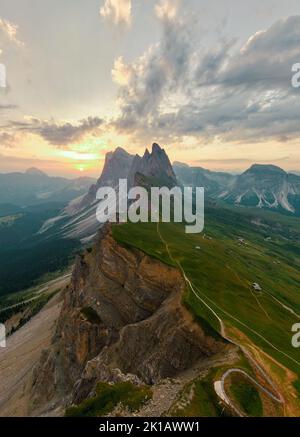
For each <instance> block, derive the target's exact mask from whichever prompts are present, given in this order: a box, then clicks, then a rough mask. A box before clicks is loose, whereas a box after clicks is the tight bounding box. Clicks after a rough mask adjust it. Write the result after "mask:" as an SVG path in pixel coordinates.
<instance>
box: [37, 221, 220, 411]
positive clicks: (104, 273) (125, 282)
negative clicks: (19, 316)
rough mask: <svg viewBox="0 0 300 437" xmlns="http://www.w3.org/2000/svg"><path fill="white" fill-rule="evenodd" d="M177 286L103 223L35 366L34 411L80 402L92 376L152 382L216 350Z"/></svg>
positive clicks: (177, 280) (173, 274) (172, 276)
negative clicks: (185, 304)
mask: <svg viewBox="0 0 300 437" xmlns="http://www.w3.org/2000/svg"><path fill="white" fill-rule="evenodd" d="M184 289H185V283H184V281H183V279H182V277H181V274H180V273H179V272H178V271H177V270H176V269H175V268H173V267H170V266H167V265H165V264H162V263H161V262H159V261H158V260H155V259H153V258H150V257H149V256H147V255H146V254H144V253H143V252H141V251H138V250H135V249H132V248H127V247H123V246H121V245H119V244H118V243H117V242H116V241H115V240H114V238H113V236H112V232H111V228H110V227H109V226H106V227H105V228H103V229H102V230H101V232H100V234H99V235H98V238H97V241H96V243H95V245H94V247H93V249H92V250H91V251H86V252H85V253H84V254H83V255H81V256H80V257H78V259H77V261H76V265H75V268H74V271H73V275H72V281H71V284H70V286H69V287H68V288H67V289H66V291H65V298H64V305H63V309H62V312H61V315H60V318H59V321H58V326H57V330H56V334H55V336H54V338H53V341H52V346H51V348H50V349H49V350H48V351H45V352H44V353H43V356H42V359H41V361H40V363H39V365H38V366H37V367H36V369H35V371H34V375H33V386H32V396H31V398H32V411H33V412H34V414H41V412H43V411H45V410H47V409H48V410H49V408H50V407H51V408H54V406H56V405H66V404H68V403H70V402H71V403H72V402H80V401H82V400H83V399H85V398H86V397H87V396H89V395H90V394H92V393H93V389H94V387H95V384H96V382H97V381H112V382H115V381H119V380H124V379H125V380H128V379H129V380H131V381H133V382H134V383H137V384H138V383H148V384H156V383H157V382H159V381H160V380H161V379H163V378H167V377H172V376H174V375H177V374H178V373H180V372H182V371H184V370H186V369H188V368H190V367H191V366H192V365H193V364H194V363H196V362H197V361H199V360H201V359H202V358H206V357H209V356H211V355H213V354H215V353H216V352H218V351H220V350H222V348H223V347H224V342H223V340H222V339H221V338H220V339H218V338H216V337H214V338H213V337H211V336H209V335H208V334H207V333H206V332H205V331H204V330H203V329H202V328H201V326H200V325H199V324H197V323H195V322H194V320H193V317H192V315H191V314H190V313H189V312H188V310H187V309H186V308H185V307H184V306H183V305H182V304H181V297H182V293H183V291H184ZM45 387H47V388H46V389H45Z"/></svg>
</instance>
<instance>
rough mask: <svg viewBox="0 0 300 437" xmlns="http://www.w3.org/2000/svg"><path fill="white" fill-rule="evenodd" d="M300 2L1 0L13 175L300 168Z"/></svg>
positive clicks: (2, 110) (3, 94)
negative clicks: (116, 166)
mask: <svg viewBox="0 0 300 437" xmlns="http://www.w3.org/2000/svg"><path fill="white" fill-rule="evenodd" d="M295 63H300V2H299V0H285V1H284V2H283V1H282V0H264V1H263V2H262V1H261V0H252V1H251V3H250V2H246V1H240V0H227V1H224V0H209V1H207V0H181V1H180V0H88V1H86V0H0V64H3V65H5V67H6V76H7V77H6V79H7V83H6V88H0V172H8V171H16V170H17V171H23V170H24V169H26V168H27V167H29V166H32V165H34V166H37V167H39V168H41V169H43V170H45V171H47V172H48V173H50V174H57V175H58V174H59V175H66V176H76V175H84V174H86V175H93V176H98V174H99V172H100V170H101V167H102V165H103V158H104V156H105V153H106V152H107V151H109V150H112V149H113V148H115V147H117V146H123V147H125V148H126V149H127V150H128V151H131V152H133V153H141V152H142V150H143V149H144V148H145V147H146V146H148V145H149V144H151V143H152V142H154V141H155V142H159V143H161V145H163V146H164V147H165V148H166V149H167V151H168V153H169V155H170V158H171V160H173V161H175V160H176V161H184V162H188V163H190V164H191V165H200V166H203V167H207V168H210V169H221V170H229V171H242V170H244V169H246V168H247V167H249V166H250V165H251V164H252V163H254V162H257V163H273V164H276V165H279V166H281V167H283V168H284V169H286V170H297V171H300V123H299V114H300V88H293V87H292V85H291V78H292V75H293V73H292V71H291V69H292V65H293V64H295Z"/></svg>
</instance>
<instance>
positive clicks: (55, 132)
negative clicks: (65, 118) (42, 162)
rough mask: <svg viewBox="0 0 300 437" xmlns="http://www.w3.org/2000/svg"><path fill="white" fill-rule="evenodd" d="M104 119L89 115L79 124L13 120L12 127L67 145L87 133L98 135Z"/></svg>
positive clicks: (56, 143)
mask: <svg viewBox="0 0 300 437" xmlns="http://www.w3.org/2000/svg"><path fill="white" fill-rule="evenodd" d="M102 123H103V121H102V119H100V118H98V117H88V118H87V119H84V120H81V121H80V122H79V123H77V124H72V123H56V122H49V121H44V120H39V119H34V118H32V119H30V121H24V122H13V123H11V124H10V128H11V129H13V130H15V131H16V132H28V133H33V134H37V135H40V136H41V137H42V138H43V139H44V140H46V141H47V142H48V143H50V144H53V145H54V146H58V147H60V146H65V145H68V144H73V143H75V142H77V141H80V140H81V139H82V138H83V137H84V136H85V135H87V134H91V135H94V134H95V135H96V134H97V133H99V128H100V126H101V125H102Z"/></svg>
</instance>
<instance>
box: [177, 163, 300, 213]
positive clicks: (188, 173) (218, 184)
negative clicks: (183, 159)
mask: <svg viewBox="0 0 300 437" xmlns="http://www.w3.org/2000/svg"><path fill="white" fill-rule="evenodd" d="M173 167H174V171H175V174H176V176H177V178H178V181H179V182H180V183H181V184H183V185H192V186H203V187H204V188H205V190H206V194H207V195H209V196H211V197H213V198H215V199H220V200H223V201H225V202H226V203H229V204H232V205H236V206H251V207H259V208H267V209H271V210H274V211H278V212H286V213H291V214H295V215H300V176H298V175H296V174H293V173H286V172H285V171H284V170H282V169H281V168H280V167H276V166H275V165H259V164H254V165H252V166H251V167H250V168H249V169H248V170H246V171H245V172H244V173H242V174H241V175H237V176H234V175H231V174H228V173H222V172H212V171H209V170H205V169H203V168H201V167H189V166H188V165H186V164H182V163H178V162H176V163H174V166H173Z"/></svg>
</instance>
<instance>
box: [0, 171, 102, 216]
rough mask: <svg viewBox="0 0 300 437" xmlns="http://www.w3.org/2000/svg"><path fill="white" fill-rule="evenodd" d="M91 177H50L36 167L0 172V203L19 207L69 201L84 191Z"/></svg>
mask: <svg viewBox="0 0 300 437" xmlns="http://www.w3.org/2000/svg"><path fill="white" fill-rule="evenodd" d="M93 181H94V179H92V178H88V177H85V178H77V179H73V180H70V179H66V178H61V177H51V176H48V175H47V174H46V173H44V172H42V171H41V170H39V169H37V168H29V169H28V170H27V171H26V172H25V173H19V172H15V173H2V174H0V204H13V205H16V206H19V207H24V206H32V205H37V204H41V203H45V202H61V203H67V202H70V201H71V200H72V199H74V198H75V197H78V196H79V195H81V194H83V193H86V192H87V190H88V188H89V187H90V185H91V184H92V183H93Z"/></svg>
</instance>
